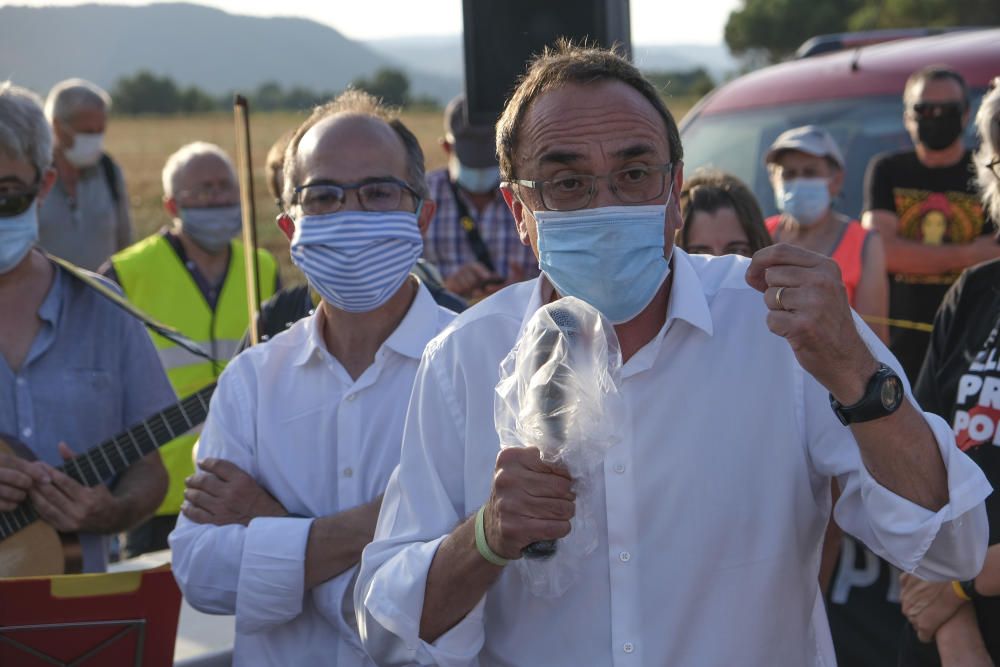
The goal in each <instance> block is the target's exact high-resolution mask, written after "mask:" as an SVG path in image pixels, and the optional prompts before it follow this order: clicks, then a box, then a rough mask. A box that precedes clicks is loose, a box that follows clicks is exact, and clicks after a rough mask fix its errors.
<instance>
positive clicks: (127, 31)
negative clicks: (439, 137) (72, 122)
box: [0, 3, 462, 102]
mask: <svg viewBox="0 0 1000 667" xmlns="http://www.w3.org/2000/svg"><path fill="white" fill-rule="evenodd" d="M279 6H280V5H279ZM385 66H393V67H400V68H401V69H403V70H405V71H406V72H407V74H408V76H409V78H410V84H411V86H410V90H411V92H412V93H413V94H416V95H429V96H431V97H434V98H436V99H438V100H439V101H441V102H446V101H447V100H448V99H450V98H451V97H452V96H453V95H455V94H456V93H458V92H459V91H460V90H461V87H462V78H461V70H459V74H458V75H447V74H445V75H438V74H432V73H431V74H429V73H427V72H426V71H422V70H421V69H420V68H419V67H412V66H410V64H408V62H407V61H406V60H405V57H404V58H400V57H393V56H391V55H387V54H384V53H381V52H376V51H374V50H372V49H371V48H370V47H369V46H367V45H366V44H364V43H361V42H357V41H353V40H350V39H348V38H346V37H344V36H343V35H342V34H340V33H339V32H337V31H336V30H334V29H333V28H330V27H328V26H325V25H323V24H321V23H317V22H315V21H309V20H305V19H297V18H258V17H250V16H237V15H233V14H228V13H226V12H223V11H221V10H218V9H213V8H209V7H204V6H200V5H194V4H187V3H176V4H155V5H146V6H136V7H129V6H122V5H96V4H91V5H79V6H75V7H15V6H0V80H2V79H5V78H10V79H12V80H14V81H15V82H16V83H18V84H20V85H23V86H27V87H28V88H31V89H33V90H35V91H37V92H39V93H40V94H42V95H44V94H45V93H46V92H47V91H48V89H49V88H50V87H51V86H52V84H54V83H56V82H57V81H60V80H62V79H65V78H68V77H70V76H80V77H83V78H86V79H90V80H92V81H94V82H96V83H98V84H99V85H101V86H105V87H108V88H110V87H111V86H112V85H113V84H114V82H115V81H116V80H117V79H118V78H120V77H122V76H129V75H132V74H134V73H135V72H136V71H138V70H140V69H148V70H151V71H152V72H153V73H155V74H158V75H167V76H170V77H171V78H172V79H174V81H176V82H177V83H178V84H179V85H182V86H188V85H195V86H198V87H199V88H202V89H203V90H205V91H207V92H209V93H213V94H221V93H225V92H229V91H233V90H249V89H253V88H256V87H257V86H258V85H259V84H260V83H263V82H265V81H277V82H279V83H280V84H281V85H282V86H283V87H286V88H287V87H292V86H297V85H298V86H305V87H307V88H311V89H313V90H316V91H337V90H340V89H342V88H344V87H345V86H346V85H347V84H348V83H350V82H351V81H352V80H354V79H355V78H358V77H362V76H370V75H371V74H372V73H373V72H374V71H375V70H377V69H378V68H380V67H385Z"/></svg>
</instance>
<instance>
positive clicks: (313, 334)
mask: <svg viewBox="0 0 1000 667" xmlns="http://www.w3.org/2000/svg"><path fill="white" fill-rule="evenodd" d="M411 277H412V278H413V279H415V280H416V281H417V284H418V286H417V295H416V297H414V299H413V303H411V304H410V309H409V310H408V311H406V315H405V316H404V317H403V319H402V321H400V323H399V325H398V326H397V327H396V329H395V330H394V331H393V332H392V333H391V334H389V337H388V338H387V339H386V340H385V342H384V343H382V347H387V348H389V349H391V350H393V351H394V352H397V353H399V354H401V355H403V356H405V357H411V358H413V359H418V360H419V359H420V357H421V355H422V354H423V352H424V348H425V347H426V346H427V343H428V342H430V340H431V338H434V336H436V335H437V334H438V331H439V330H440V327H439V326H438V324H439V322H440V318H439V317H438V312H437V311H438V305H437V303H436V302H435V301H434V297H432V296H431V293H430V292H429V291H428V290H427V287H425V286H424V284H423V283H422V282H420V279H419V278H417V277H416V276H411ZM319 325H320V309H319V307H317V308H316V312H315V313H313V314H312V315H311V316H310V318H309V321H308V322H306V328H307V331H308V333H307V335H306V342H305V345H303V346H302V349H301V350H300V351H299V352H298V354H297V355H296V356H295V357H294V359H293V360H292V363H293V364H294V365H296V366H301V365H303V364H305V363H306V362H308V361H309V360H310V359H311V358H312V356H313V354H315V353H316V352H323V351H326V343H325V342H324V341H323V333H322V332H321V331H320V329H319Z"/></svg>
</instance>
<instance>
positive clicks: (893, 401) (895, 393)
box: [879, 375, 903, 410]
mask: <svg viewBox="0 0 1000 667" xmlns="http://www.w3.org/2000/svg"><path fill="white" fill-rule="evenodd" d="M879 398H880V399H881V400H882V407H883V408H885V409H886V410H893V409H895V407H896V406H897V405H898V404H899V402H900V401H901V400H902V398H903V383H902V382H900V380H899V378H898V377H896V376H895V375H892V376H889V377H887V378H886V379H885V382H883V383H882V392H881V395H880V396H879Z"/></svg>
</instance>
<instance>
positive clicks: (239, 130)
mask: <svg viewBox="0 0 1000 667" xmlns="http://www.w3.org/2000/svg"><path fill="white" fill-rule="evenodd" d="M233 115H234V116H235V122H236V162H237V172H238V177H239V181H240V209H241V211H242V214H243V258H244V268H245V269H246V271H245V273H246V281H247V310H248V313H249V316H250V344H251V345H256V344H257V343H259V342H260V331H259V330H258V326H257V324H258V323H257V315H258V313H260V269H259V267H258V265H257V224H256V220H257V215H256V211H255V209H254V193H253V164H252V161H251V159H250V108H249V105H248V104H247V99H246V98H245V97H243V96H242V95H236V97H235V99H234V100H233Z"/></svg>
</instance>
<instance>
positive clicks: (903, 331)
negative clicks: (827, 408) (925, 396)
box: [862, 66, 1000, 382]
mask: <svg viewBox="0 0 1000 667" xmlns="http://www.w3.org/2000/svg"><path fill="white" fill-rule="evenodd" d="M903 106H904V110H903V123H904V125H905V127H906V131H907V132H908V133H909V135H910V139H911V140H912V141H913V145H914V147H913V150H907V151H902V152H898V153H891V154H884V155H880V156H877V157H875V158H873V159H872V162H871V163H870V164H869V166H868V170H867V172H866V174H865V187H864V196H865V202H864V214H863V216H862V224H863V225H864V226H865V227H867V228H869V229H877V230H878V232H879V234H880V235H881V237H882V243H883V245H884V246H885V263H886V269H887V271H888V272H889V317H890V318H892V319H895V320H902V321H910V322H918V323H923V324H929V323H930V322H931V320H932V319H933V318H934V312H935V311H936V310H937V307H938V305H939V304H940V303H941V299H942V298H943V297H944V293H945V292H946V291H948V287H949V286H950V285H951V284H952V283H953V282H954V281H955V279H956V278H957V277H958V274H959V273H961V272H962V270H963V269H965V268H966V267H969V266H972V265H973V264H978V263H979V262H985V261H987V260H990V259H993V258H995V257H1000V245H998V244H997V242H996V239H994V238H993V234H994V231H995V226H994V224H993V222H995V221H993V222H990V221H989V220H988V218H987V217H986V216H985V215H984V213H983V207H982V204H981V203H980V201H979V196H978V193H977V189H976V184H975V181H974V179H973V174H974V171H975V170H974V165H973V159H972V151H971V150H969V149H967V148H966V147H965V143H964V142H963V137H962V135H963V131H964V129H965V127H966V125H967V124H968V122H969V116H970V109H969V91H968V88H967V86H966V83H965V80H964V79H963V78H962V76H961V75H960V74H959V73H958V72H956V71H955V70H953V69H949V68H947V67H940V66H937V67H928V68H925V69H922V70H920V71H918V72H915V73H914V74H913V75H911V76H910V78H909V79H908V80H907V82H906V86H905V88H904V91H903ZM889 341H890V343H889V348H890V349H891V350H892V352H893V354H895V355H896V358H898V359H899V360H900V362H901V363H902V364H903V368H904V370H905V371H906V375H907V377H908V378H909V379H910V381H911V382H913V381H915V380H916V379H917V372H918V371H919V370H920V363H921V361H923V358H924V352H925V351H926V350H927V344H928V342H929V341H930V336H929V334H928V333H927V332H926V331H921V330H919V329H915V328H912V327H897V326H892V327H890V330H889Z"/></svg>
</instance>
